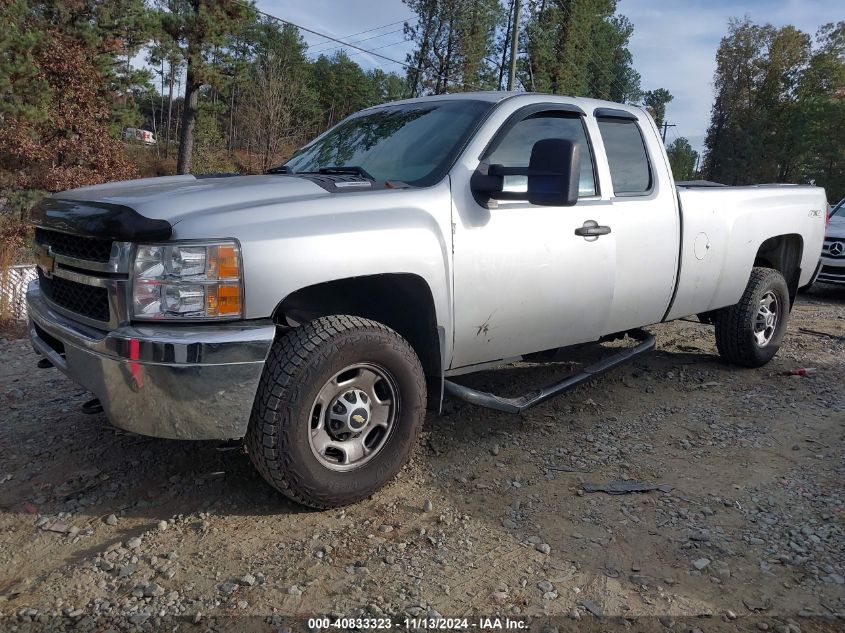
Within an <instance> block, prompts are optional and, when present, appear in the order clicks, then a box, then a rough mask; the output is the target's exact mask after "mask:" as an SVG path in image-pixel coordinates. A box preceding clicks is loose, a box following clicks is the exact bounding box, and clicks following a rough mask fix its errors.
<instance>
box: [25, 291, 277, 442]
mask: <svg viewBox="0 0 845 633" xmlns="http://www.w3.org/2000/svg"><path fill="white" fill-rule="evenodd" d="M26 300H27V309H28V314H29V337H30V340H31V341H32V345H33V347H34V348H35V351H37V352H39V353H40V354H43V355H44V356H46V357H47V358H48V359H49V360H50V362H51V363H53V365H55V366H56V367H57V368H59V369H60V370H61V371H62V372H63V373H64V374H66V375H67V376H68V377H69V378H70V379H71V380H73V381H74V382H77V383H78V384H80V385H82V386H83V387H85V388H86V389H89V390H90V391H92V392H93V393H94V395H96V396H97V398H99V399H100V402H101V403H102V405H103V409H104V411H105V413H106V415H107V416H108V418H109V421H110V422H111V423H112V424H113V425H115V426H117V427H119V428H121V429H125V430H127V431H132V432H134V433H139V434H141V435H152V436H155V437H166V438H174V439H192V440H200V439H231V438H238V437H243V436H244V435H245V433H246V428H247V424H248V423H249V416H250V411H251V410H252V404H253V400H254V399H255V394H256V391H257V389H258V381H259V379H260V378H261V371H262V369H263V367H264V361H265V359H266V358H267V354H268V352H269V350H270V345H271V344H272V342H273V338H274V336H275V333H276V327H275V325H273V323H272V322H270V321H269V320H263V321H247V322H240V323H230V324H225V323H219V324H209V325H199V326H198V325H171V324H162V325H157V324H153V325H149V326H147V325H144V326H125V327H121V328H118V329H116V330H113V331H110V332H104V331H102V330H97V329H94V328H91V327H88V326H87V325H83V324H80V323H77V322H75V321H72V320H70V319H68V318H66V317H64V316H62V315H60V314H58V313H57V312H56V311H54V310H53V309H52V308H51V307H50V305H49V304H48V303H47V301H46V300H45V298H44V297H43V296H42V294H41V290H40V289H39V287H38V282H37V281H34V282H32V283H31V284H30V286H29V288H28V290H27V294H26Z"/></svg>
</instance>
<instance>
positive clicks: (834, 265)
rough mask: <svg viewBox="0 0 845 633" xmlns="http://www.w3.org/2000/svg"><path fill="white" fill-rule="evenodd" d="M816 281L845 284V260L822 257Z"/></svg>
mask: <svg viewBox="0 0 845 633" xmlns="http://www.w3.org/2000/svg"><path fill="white" fill-rule="evenodd" d="M816 281H821V282H823V283H826V284H845V258H842V257H838V258H837V257H825V256H822V258H821V267H820V268H819V274H818V275H817V276H816Z"/></svg>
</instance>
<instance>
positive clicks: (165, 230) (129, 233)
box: [30, 198, 173, 242]
mask: <svg viewBox="0 0 845 633" xmlns="http://www.w3.org/2000/svg"><path fill="white" fill-rule="evenodd" d="M30 218H31V220H32V223H33V224H35V225H36V226H40V227H43V228H47V229H55V230H57V231H62V232H64V233H74V234H76V235H86V236H90V237H99V238H108V239H111V240H116V241H119V242H141V241H148V242H163V241H165V240H168V239H170V235H171V233H172V232H173V226H172V225H171V224H170V222H168V221H167V220H153V219H150V218H146V217H144V216H143V215H141V214H140V213H138V212H137V211H135V209H131V208H129V207H126V206H124V205H122V204H111V203H108V202H87V201H84V200H63V199H61V198H45V199H44V200H42V201H41V202H39V203H38V204H36V205H35V207H34V208H33V209H32V213H31V214H30Z"/></svg>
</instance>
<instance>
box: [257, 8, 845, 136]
mask: <svg viewBox="0 0 845 633" xmlns="http://www.w3.org/2000/svg"><path fill="white" fill-rule="evenodd" d="M523 1H524V2H525V0H523ZM257 6H258V8H259V9H261V10H262V11H266V12H267V13H270V14H272V15H275V16H277V17H280V18H284V19H285V20H289V21H291V22H294V23H295V24H297V25H298V26H300V27H305V28H309V29H313V30H314V31H317V32H319V33H324V34H326V35H330V36H332V37H336V38H338V39H341V40H344V41H347V42H350V43H354V42H357V46H360V47H362V48H366V49H368V50H371V51H373V52H375V53H379V54H381V55H384V56H385V57H389V58H391V59H393V60H399V61H404V59H405V54H406V53H408V52H409V51H410V46H409V44H408V43H407V42H403V34H402V30H401V29H402V20H406V19H407V20H413V18H414V14H413V13H412V12H411V11H410V10H409V9H408V7H406V6H405V5H404V4H403V3H402V1H401V0H354V2H353V1H350V0H258V2H257ZM842 7H843V5H842V3H841V1H836V0H746V1H731V0H620V2H619V9H618V11H619V12H620V13H622V14H623V15H626V16H627V17H628V18H629V19H630V20H631V22H632V23H633V25H634V34H633V37H632V38H631V43H630V49H631V52H632V53H633V56H634V67H635V68H636V70H637V71H638V72H639V73H640V75H641V76H642V84H641V85H642V88H643V89H644V90H652V89H654V88H666V89H668V90H669V92H671V93H672V94H673V95H674V97H675V98H674V100H673V101H672V102H671V103H670V104H669V105H668V107H667V113H666V120H667V121H668V122H669V123H674V124H675V125H676V127H674V128H669V130H668V133H667V135H666V140H667V142H671V141H673V140H674V139H675V138H676V137H678V136H685V137H686V138H687V139H689V141H690V143H691V144H692V145H693V147H694V148H696V149H698V150H701V148H702V145H703V142H704V135H705V132H706V130H707V125H708V123H709V120H710V106H711V105H712V102H713V71H714V70H715V68H716V61H715V58H716V49H717V48H718V46H719V40H720V39H721V38H722V36H723V35H724V34H725V32H726V30H727V23H728V20H729V19H730V18H732V17H742V16H744V15H748V16H749V17H750V18H751V19H752V20H753V21H755V22H759V23H764V22H769V23H771V24H773V25H775V26H783V25H786V24H793V25H795V26H796V27H798V28H799V29H801V30H803V31H805V32H807V33H810V34H814V33H815V32H816V29H817V28H818V27H819V26H820V25H822V24H824V23H826V22H835V21H838V20H842V19H845V10H843V8H842ZM303 35H304V37H305V41H306V42H307V43H308V45H309V51H308V52H309V53H310V54H312V55H314V56H316V55H318V54H319V53H321V52H322V53H326V54H332V53H333V52H334V51H335V50H336V48H335V47H337V44H336V43H333V42H330V41H328V40H326V39H325V38H321V37H318V36H316V35H312V34H309V33H303ZM347 52H348V53H350V56H351V57H352V58H353V59H354V60H355V61H357V62H358V63H359V64H361V66H363V67H364V68H366V69H370V68H382V69H383V70H385V71H390V70H395V71H397V72H403V68H402V66H401V65H399V64H396V63H391V62H389V61H387V60H385V59H382V58H379V57H376V56H374V55H368V54H366V53H361V52H357V51H354V50H349V49H347Z"/></svg>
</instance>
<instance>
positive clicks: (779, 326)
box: [715, 268, 790, 367]
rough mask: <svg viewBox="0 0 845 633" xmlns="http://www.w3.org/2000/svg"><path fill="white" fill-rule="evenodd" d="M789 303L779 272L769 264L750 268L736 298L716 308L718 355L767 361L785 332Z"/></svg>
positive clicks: (755, 363)
mask: <svg viewBox="0 0 845 633" xmlns="http://www.w3.org/2000/svg"><path fill="white" fill-rule="evenodd" d="M789 306H790V302H789V289H788V288H787V286H786V280H785V279H784V278H783V275H782V274H781V273H780V272H779V271H777V270H774V269H772V268H754V269H753V270H752V271H751V278H750V279H749V280H748V285H747V286H746V288H745V292H744V293H743V295H742V298H741V299H740V300H739V302H738V303H737V304H736V305H733V306H730V307H727V308H722V309H721V310H718V311H717V312H716V315H715V324H716V347H717V348H718V350H719V355H721V357H722V358H724V359H725V360H727V361H728V362H730V363H734V364H736V365H744V366H745V367H761V366H762V365H765V364H766V363H768V362H769V361H770V360H772V358H773V357H774V355H775V354H776V353H777V351H778V349H779V348H780V344H781V341H782V340H783V335H784V333H785V332H786V326H787V321H788V319H789Z"/></svg>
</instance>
